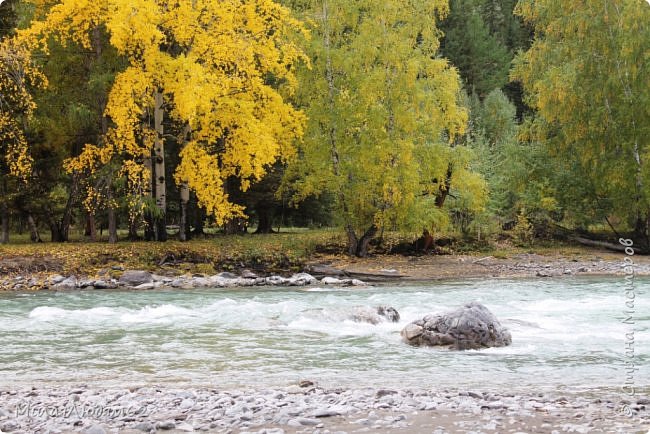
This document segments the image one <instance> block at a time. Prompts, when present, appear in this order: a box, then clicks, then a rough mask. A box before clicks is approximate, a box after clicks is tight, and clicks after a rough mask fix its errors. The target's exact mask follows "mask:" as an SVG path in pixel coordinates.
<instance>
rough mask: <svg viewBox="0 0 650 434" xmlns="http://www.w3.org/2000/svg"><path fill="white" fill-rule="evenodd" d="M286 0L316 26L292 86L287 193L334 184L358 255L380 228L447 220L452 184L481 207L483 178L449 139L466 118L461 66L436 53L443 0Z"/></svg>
mask: <svg viewBox="0 0 650 434" xmlns="http://www.w3.org/2000/svg"><path fill="white" fill-rule="evenodd" d="M289 3H292V4H294V3H296V4H295V5H294V6H296V7H301V8H302V9H303V13H304V14H305V16H306V17H307V18H308V19H309V21H310V22H312V23H313V24H314V28H313V32H312V33H313V37H312V43H311V45H310V56H311V57H312V58H313V68H312V69H311V70H307V69H305V70H304V71H303V74H301V77H302V79H303V80H304V83H305V85H304V86H301V88H300V90H299V101H300V102H301V104H304V106H305V107H307V108H306V111H307V114H308V116H309V126H308V129H307V132H306V135H305V140H304V143H303V144H302V145H301V149H300V153H299V158H298V159H296V160H295V161H294V164H292V166H291V168H290V171H289V173H288V177H287V179H288V180H290V181H292V182H291V186H290V187H289V188H291V189H293V191H294V192H295V193H296V194H295V198H296V199H298V200H300V199H303V198H305V197H307V196H309V195H317V194H320V193H322V192H329V193H331V194H332V195H333V197H334V198H335V208H336V213H337V216H338V217H339V220H340V223H341V224H342V225H343V227H344V228H345V231H346V234H347V237H348V241H349V243H348V250H349V253H350V254H351V255H357V256H365V255H366V254H367V253H368V244H369V242H370V240H371V239H372V238H373V237H375V235H376V234H377V233H378V232H379V231H380V230H381V229H383V228H388V229H393V228H400V229H407V230H422V229H423V228H427V229H431V228H432V227H433V226H436V225H437V226H438V227H439V226H441V225H443V224H445V221H446V220H447V217H448V215H447V211H445V210H444V209H443V206H444V205H445V202H446V198H447V197H448V195H449V194H450V192H452V191H453V193H452V194H453V195H454V196H455V197H457V198H464V199H465V200H466V201H467V203H471V205H472V206H473V207H474V208H476V209H480V208H482V207H483V205H484V203H485V198H486V186H485V182H484V180H483V179H482V178H481V177H480V176H479V175H477V174H476V173H475V172H474V171H473V170H472V168H471V165H470V158H469V155H468V149H467V148H465V147H462V146H455V143H456V141H455V138H457V137H458V136H459V135H461V134H462V133H463V131H464V130H465V125H466V123H467V112H466V110H465V109H463V108H462V107H461V104H460V99H459V97H460V81H459V77H458V72H457V71H456V69H455V68H453V67H451V66H450V65H449V63H448V62H447V60H445V59H443V58H441V57H439V56H438V54H437V52H438V48H439V38H440V36H441V33H440V31H439V29H438V27H437V25H436V23H437V21H438V20H440V19H441V18H442V17H444V16H445V14H446V13H447V12H448V5H447V2H446V1H445V0H434V1H431V0H428V1H423V0H414V1H408V2H403V1H398V0H387V1H381V2H379V1H375V0H362V1H353V2H351V1H348V0H302V1H301V0H298V1H296V2H289ZM470 199H471V200H470Z"/></svg>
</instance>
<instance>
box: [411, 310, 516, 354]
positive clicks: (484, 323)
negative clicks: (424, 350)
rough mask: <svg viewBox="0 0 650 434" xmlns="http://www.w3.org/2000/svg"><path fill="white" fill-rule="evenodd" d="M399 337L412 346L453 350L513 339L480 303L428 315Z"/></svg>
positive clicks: (504, 344)
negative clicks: (441, 347) (440, 347)
mask: <svg viewBox="0 0 650 434" xmlns="http://www.w3.org/2000/svg"><path fill="white" fill-rule="evenodd" d="M402 338H403V339H404V340H405V341H406V342H407V343H409V344H411V345H416V346H419V345H425V346H445V347H448V348H449V349H452V350H473V349H480V348H488V347H504V346H506V345H510V344H511V343H512V336H511V335H510V332H509V331H508V329H506V328H504V327H503V326H502V325H501V323H499V320H497V319H496V317H495V316H494V315H493V314H492V312H490V311H489V310H488V308H487V307H485V306H483V305H482V304H480V303H475V302H472V303H468V304H466V305H464V306H463V307H461V308H458V309H456V310H452V311H449V312H445V313H442V314H431V315H427V316H425V317H424V318H422V319H420V320H417V321H414V322H412V323H410V324H408V325H407V326H406V327H404V329H403V330H402Z"/></svg>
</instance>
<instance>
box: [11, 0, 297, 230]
mask: <svg viewBox="0 0 650 434" xmlns="http://www.w3.org/2000/svg"><path fill="white" fill-rule="evenodd" d="M98 25H102V26H104V27H105V28H106V31H107V32H108V34H109V36H110V43H111V45H112V46H113V47H114V48H115V49H116V50H117V52H118V54H120V55H123V56H125V57H126V58H127V59H128V63H129V65H128V67H127V68H126V69H125V70H124V71H123V72H121V73H120V74H118V75H117V77H116V79H115V83H114V84H113V86H112V88H111V92H110V95H109V98H108V102H107V106H106V115H107V116H108V118H109V119H110V127H109V129H108V131H107V133H106V134H105V135H104V136H103V138H102V141H101V142H100V143H91V144H88V145H86V147H85V149H84V151H83V152H82V153H81V155H80V156H79V157H78V158H76V159H75V160H73V161H71V162H70V164H69V165H68V167H69V168H70V169H74V170H79V171H81V170H86V169H90V170H91V171H96V170H99V168H101V167H105V166H107V165H108V164H109V163H110V162H116V163H117V164H118V165H120V166H121V167H122V169H121V172H120V173H121V174H122V175H124V176H126V177H127V178H128V183H129V185H131V186H132V187H133V189H132V190H133V191H134V192H136V193H134V195H133V199H132V200H131V201H130V202H131V203H132V204H133V205H134V206H137V207H141V206H142V203H143V201H142V200H140V199H138V195H141V194H142V192H146V191H150V189H149V188H148V187H147V186H146V183H147V179H148V178H149V177H150V176H151V174H152V172H153V175H154V176H153V179H154V180H155V188H153V189H151V190H153V191H155V199H156V205H157V207H158V214H157V217H158V222H159V223H158V224H157V225H156V230H157V238H158V239H159V240H164V238H165V236H166V232H165V231H164V222H165V219H164V215H165V213H166V187H165V186H166V176H165V174H166V168H165V149H164V146H165V142H166V137H165V136H166V132H165V131H164V130H163V128H162V125H163V122H164V121H165V119H167V120H168V122H169V123H171V124H174V125H175V126H176V130H177V132H178V133H179V135H181V136H182V137H179V139H180V140H178V142H179V143H183V144H184V147H183V149H182V150H180V151H179V152H180V157H181V160H180V164H179V165H178V167H177V168H176V170H175V174H174V178H175V180H176V181H177V183H178V184H180V185H184V186H187V188H189V189H191V190H192V191H194V193H195V194H196V196H197V198H198V201H199V203H200V205H201V206H203V207H205V208H206V209H207V211H208V212H209V213H210V214H211V215H212V216H213V217H214V218H215V219H216V221H217V222H218V223H219V224H222V223H223V222H225V221H226V220H228V219H232V218H235V217H240V216H242V215H243V213H242V208H241V207H240V206H237V205H235V204H232V203H231V202H230V201H229V200H228V195H227V193H226V192H225V191H224V180H226V179H228V178H229V177H231V176H234V177H237V178H239V179H240V180H241V185H242V188H243V189H244V190H246V189H247V188H248V187H249V186H250V184H251V182H255V181H257V180H259V179H260V178H261V177H262V176H263V175H264V173H265V171H266V168H267V167H268V166H270V165H271V164H273V163H274V162H275V161H276V160H277V159H278V158H279V157H280V156H283V155H289V154H290V153H291V152H292V149H293V147H292V142H293V140H294V139H295V138H297V137H299V136H300V135H301V134H302V128H303V123H304V116H303V115H302V114H301V113H299V112H298V111H296V110H295V109H293V108H292V107H291V106H290V105H289V104H287V103H285V101H284V99H283V96H282V95H283V93H284V92H291V91H292V89H293V88H294V86H295V78H294V69H295V66H296V64H297V63H299V62H301V61H302V60H303V55H302V53H301V51H300V50H299V49H298V47H297V46H296V45H295V44H294V43H292V42H290V40H289V38H288V36H289V34H292V33H294V32H301V31H302V28H301V25H300V23H299V22H297V21H295V20H294V19H292V18H291V17H290V14H289V11H288V10H287V9H285V8H283V7H281V6H279V5H277V4H276V3H274V2H273V1H271V0H246V1H240V0H226V1H219V2H216V1H211V0H198V1H189V0H184V1H180V2H166V1H154V0H138V1H135V2H133V1H128V2H127V1H125V0H109V1H105V2H94V3H89V2H85V1H80V0H64V1H63V2H61V3H60V4H57V5H56V6H54V7H52V8H51V9H50V11H49V13H48V15H47V17H46V19H45V20H43V21H40V22H34V23H32V26H31V28H30V29H29V30H27V31H26V32H24V34H23V37H24V38H25V39H27V40H30V41H44V40H45V38H46V37H47V36H48V35H52V36H54V37H55V38H58V39H60V40H63V41H68V40H71V41H75V42H78V43H79V44H81V45H82V46H84V47H90V46H91V35H92V29H94V28H95V27H96V26H98ZM41 48H43V45H42V42H41ZM271 82H272V83H278V85H277V86H271V85H269V83H271ZM152 152H153V154H152ZM151 158H153V161H152V160H150V159H151ZM149 162H151V163H149Z"/></svg>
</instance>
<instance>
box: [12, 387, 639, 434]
mask: <svg viewBox="0 0 650 434" xmlns="http://www.w3.org/2000/svg"><path fill="white" fill-rule="evenodd" d="M649 404H650V399H648V397H642V396H636V397H634V398H633V399H629V400H621V397H620V396H618V397H616V396H612V395H606V394H602V393H598V392H592V393H590V394H589V395H588V396H587V395H583V396H572V395H561V394H544V393H535V394H530V395H521V394H515V393H493V392H479V391H461V392H457V391H449V390H392V389H374V388H366V389H360V390H353V389H325V388H322V387H319V386H317V385H315V384H314V383H313V382H311V381H303V382H301V383H300V384H299V385H292V386H289V387H285V388H276V389H268V390H259V391H222V390H216V389H171V388H164V387H142V388H129V389H127V388H124V389H114V390H97V389H92V388H89V387H87V386H80V387H75V388H65V387H59V388H50V387H46V388H38V389H37V388H26V389H21V390H2V389H1V388H0V430H1V431H2V432H5V433H8V432H11V433H16V434H19V433H20V434H22V433H85V434H107V433H113V432H119V433H131V434H136V433H142V432H149V433H151V432H165V433H167V432H169V433H181V432H195V431H198V432H214V433H226V432H239V433H245V432H246V433H249V432H250V433H253V432H255V433H269V434H270V433H276V434H277V433H285V432H286V433H288V432H305V433H323V434H325V433H334V432H338V433H343V432H409V433H418V432H432V433H448V432H452V433H469V432H501V433H506V432H513V433H514V432H519V433H525V432H529V433H533V432H534V433H553V432H576V433H595V432H607V433H616V432H620V433H637V432H638V433H645V432H647V430H648V429H650V414H649V412H648V410H647V406H648V405H649Z"/></svg>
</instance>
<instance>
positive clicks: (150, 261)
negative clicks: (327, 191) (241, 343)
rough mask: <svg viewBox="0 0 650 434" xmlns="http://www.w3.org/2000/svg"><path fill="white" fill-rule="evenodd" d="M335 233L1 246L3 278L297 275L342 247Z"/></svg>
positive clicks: (332, 231)
mask: <svg viewBox="0 0 650 434" xmlns="http://www.w3.org/2000/svg"><path fill="white" fill-rule="evenodd" d="M342 242H343V238H342V236H341V234H340V232H338V231H336V230H318V231H302V232H282V233H279V234H269V235H230V236H226V235H217V236H213V237H209V238H205V239H194V240H192V241H190V242H186V243H181V242H179V241H168V242H165V243H156V242H143V241H141V242H128V241H123V242H119V243H117V244H113V245H111V244H108V243H105V242H101V243H90V242H83V241H73V242H68V243H62V244H58V243H38V244H33V243H24V242H18V243H14V244H8V245H0V274H7V273H20V272H40V271H44V272H60V273H83V274H92V273H94V272H97V271H99V270H102V269H106V268H111V267H116V268H119V267H120V266H121V267H124V268H128V269H145V270H151V271H160V270H165V269H167V270H168V271H170V272H174V273H178V272H183V273H186V272H192V273H205V274H209V273H212V272H215V271H222V270H231V269H236V268H243V267H247V268H254V269H261V268H263V269H265V270H269V271H282V270H286V271H295V270H297V269H299V268H300V267H301V266H302V264H303V263H304V262H305V261H306V260H307V259H308V258H310V257H311V255H312V254H313V253H314V252H315V250H316V249H317V248H322V247H323V246H328V245H337V246H338V245H341V243H342Z"/></svg>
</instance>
